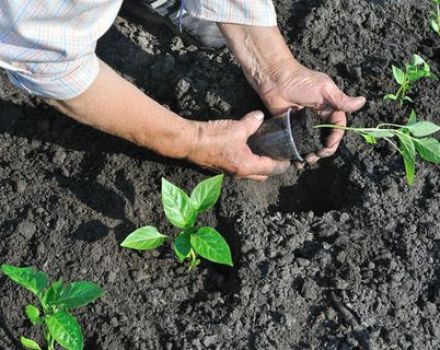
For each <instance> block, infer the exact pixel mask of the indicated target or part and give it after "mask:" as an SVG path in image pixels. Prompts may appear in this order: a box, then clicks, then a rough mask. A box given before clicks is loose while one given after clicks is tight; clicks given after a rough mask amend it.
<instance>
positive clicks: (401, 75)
mask: <svg viewBox="0 0 440 350" xmlns="http://www.w3.org/2000/svg"><path fill="white" fill-rule="evenodd" d="M392 68H393V76H394V79H395V80H396V81H397V83H398V84H399V85H403V84H404V83H405V80H406V76H405V72H404V71H403V70H401V69H400V68H398V67H396V66H392Z"/></svg>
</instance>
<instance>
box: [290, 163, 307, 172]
mask: <svg viewBox="0 0 440 350" xmlns="http://www.w3.org/2000/svg"><path fill="white" fill-rule="evenodd" d="M305 165H306V163H305V162H293V166H294V167H295V169H296V170H303V169H304V167H305Z"/></svg>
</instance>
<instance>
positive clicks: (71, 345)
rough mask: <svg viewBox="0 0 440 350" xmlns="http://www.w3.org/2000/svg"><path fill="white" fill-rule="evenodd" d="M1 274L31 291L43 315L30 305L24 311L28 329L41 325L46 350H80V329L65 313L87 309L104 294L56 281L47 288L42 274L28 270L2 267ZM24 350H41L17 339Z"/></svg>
mask: <svg viewBox="0 0 440 350" xmlns="http://www.w3.org/2000/svg"><path fill="white" fill-rule="evenodd" d="M1 271H2V272H3V273H4V274H5V275H6V276H8V277H9V278H10V279H11V280H12V281H14V282H16V283H17V284H19V285H20V286H22V287H24V288H26V289H27V290H29V291H31V292H32V293H33V294H35V296H36V297H37V299H38V300H39V302H40V305H41V308H42V310H43V312H41V311H40V309H39V308H38V307H36V306H35V305H33V304H29V305H27V306H26V308H25V314H26V316H27V317H28V319H29V320H30V321H31V323H32V325H34V326H38V325H41V326H42V327H43V328H44V330H43V333H44V336H45V339H46V343H47V349H48V350H55V342H56V343H58V344H59V345H60V346H61V347H63V348H64V349H67V350H82V349H83V348H84V340H83V336H82V332H81V327H80V325H79V324H78V321H77V320H76V319H75V317H73V316H72V315H71V314H70V313H69V310H71V309H74V308H78V307H80V306H84V305H87V304H89V303H91V302H93V301H95V300H96V299H98V298H100V297H101V296H102V295H103V294H104V291H103V290H102V289H101V288H99V287H98V286H97V285H96V284H94V283H92V282H87V281H84V282H73V283H68V284H64V283H63V282H62V281H57V282H54V283H52V284H51V285H49V279H48V277H47V275H46V274H45V273H43V272H40V271H36V270H34V269H33V268H30V267H15V266H11V265H2V266H1ZM20 340H21V343H22V345H23V346H24V347H25V348H26V349H32V350H41V347H40V346H39V345H38V344H37V343H36V342H35V341H34V340H32V339H28V338H25V337H21V338H20Z"/></svg>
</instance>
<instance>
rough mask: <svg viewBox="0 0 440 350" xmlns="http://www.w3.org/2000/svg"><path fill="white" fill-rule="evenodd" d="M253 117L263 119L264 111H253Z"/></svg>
mask: <svg viewBox="0 0 440 350" xmlns="http://www.w3.org/2000/svg"><path fill="white" fill-rule="evenodd" d="M254 117H255V119H257V120H263V119H264V113H263V112H262V111H255V112H254Z"/></svg>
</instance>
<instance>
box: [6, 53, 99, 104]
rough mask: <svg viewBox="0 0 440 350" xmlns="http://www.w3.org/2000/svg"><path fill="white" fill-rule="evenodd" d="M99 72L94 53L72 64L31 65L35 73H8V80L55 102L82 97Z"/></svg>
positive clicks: (62, 62)
mask: <svg viewBox="0 0 440 350" xmlns="http://www.w3.org/2000/svg"><path fill="white" fill-rule="evenodd" d="M22 66H23V65H22ZM24 66H26V64H24ZM98 72H99V61H98V58H97V57H96V55H95V54H92V55H88V56H84V57H79V58H77V59H75V60H73V61H70V62H65V61H58V62H51V63H50V64H32V71H23V70H20V71H14V70H7V74H8V77H9V80H10V81H11V82H12V83H13V84H14V85H15V86H17V87H19V88H21V89H22V90H24V91H26V92H28V93H30V94H33V95H37V96H41V97H44V98H50V99H56V100H67V99H71V98H74V97H77V96H79V95H81V93H83V92H84V91H85V90H87V88H89V87H90V85H92V83H93V81H94V80H95V78H96V76H97V75H98Z"/></svg>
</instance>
